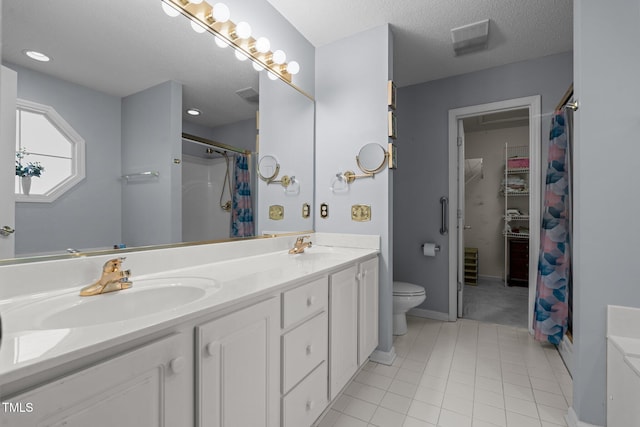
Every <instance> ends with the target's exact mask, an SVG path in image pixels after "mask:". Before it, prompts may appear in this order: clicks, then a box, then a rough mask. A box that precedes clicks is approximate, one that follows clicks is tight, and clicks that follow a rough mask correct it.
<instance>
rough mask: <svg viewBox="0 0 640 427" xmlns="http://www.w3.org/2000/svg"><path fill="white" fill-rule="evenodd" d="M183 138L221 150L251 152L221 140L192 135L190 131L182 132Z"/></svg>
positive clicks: (241, 152)
mask: <svg viewBox="0 0 640 427" xmlns="http://www.w3.org/2000/svg"><path fill="white" fill-rule="evenodd" d="M182 139H186V140H189V141H194V142H199V143H201V144H206V145H211V146H212V147H216V148H219V149H221V150H226V151H232V152H234V153H240V154H251V151H248V150H241V149H240V148H236V147H233V146H231V145H227V144H223V143H221V142H216V141H212V140H210V139H206V138H202V137H199V136H195V135H191V134H189V133H184V132H183V133H182Z"/></svg>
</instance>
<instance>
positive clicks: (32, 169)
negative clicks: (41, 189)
mask: <svg viewBox="0 0 640 427" xmlns="http://www.w3.org/2000/svg"><path fill="white" fill-rule="evenodd" d="M29 154H30V153H28V152H27V149H26V148H22V150H20V151H16V176H19V177H20V184H21V185H22V193H23V194H25V195H27V196H28V195H29V192H30V191H31V177H34V176H35V177H40V175H42V172H44V166H42V165H41V164H40V162H28V163H24V164H23V163H22V161H23V159H24V158H25V157H26V156H28V155H29Z"/></svg>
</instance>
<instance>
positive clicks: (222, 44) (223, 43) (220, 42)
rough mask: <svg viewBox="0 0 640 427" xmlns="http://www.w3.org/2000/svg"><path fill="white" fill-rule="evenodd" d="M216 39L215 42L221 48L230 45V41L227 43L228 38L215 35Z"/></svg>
mask: <svg viewBox="0 0 640 427" xmlns="http://www.w3.org/2000/svg"><path fill="white" fill-rule="evenodd" d="M214 40H215V42H216V46H218V47H219V48H222V49H224V48H225V47H227V46H229V43H227V41H226V40H224V39H221V38H220V37H218V36H214Z"/></svg>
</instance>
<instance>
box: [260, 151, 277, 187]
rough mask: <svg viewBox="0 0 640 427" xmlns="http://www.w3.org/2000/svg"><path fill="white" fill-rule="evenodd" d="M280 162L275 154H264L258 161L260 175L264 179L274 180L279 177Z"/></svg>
mask: <svg viewBox="0 0 640 427" xmlns="http://www.w3.org/2000/svg"><path fill="white" fill-rule="evenodd" d="M278 172H280V164H279V163H278V160H277V159H276V158H275V157H273V156H263V157H262V158H261V159H260V161H259V162H258V175H259V176H260V179H262V180H263V181H267V182H269V181H273V180H274V179H276V178H277V177H278Z"/></svg>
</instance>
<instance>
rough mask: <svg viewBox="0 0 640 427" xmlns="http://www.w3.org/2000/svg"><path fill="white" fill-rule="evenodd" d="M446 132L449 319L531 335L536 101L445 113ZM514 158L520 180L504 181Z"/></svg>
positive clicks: (509, 177) (536, 188)
mask: <svg viewBox="0 0 640 427" xmlns="http://www.w3.org/2000/svg"><path fill="white" fill-rule="evenodd" d="M449 132H450V134H449V140H450V141H449V160H450V164H449V170H450V174H449V175H450V176H449V200H450V212H449V223H450V224H452V225H453V224H456V227H455V228H454V227H451V233H450V236H449V242H450V249H449V260H450V262H449V265H450V272H449V277H450V280H449V282H450V283H449V285H450V294H449V295H450V313H454V315H456V314H457V317H469V318H473V319H478V320H484V321H488V322H493V323H503V324H509V325H513V326H519V327H525V328H527V329H529V330H531V327H530V325H531V320H532V316H533V301H534V298H535V277H536V265H537V263H536V260H537V258H538V250H539V249H538V247H539V243H538V242H539V221H540V219H539V218H540V213H539V212H540V97H539V96H534V97H527V98H518V99H513V100H507V101H501V102H496V103H490V104H483V105H477V106H470V107H465V108H460V109H455V110H450V112H449ZM514 147H518V148H514ZM514 155H515V156H517V157H519V158H523V159H524V158H526V159H527V160H521V161H520V162H521V163H522V164H519V165H518V166H519V169H521V173H518V174H511V173H508V174H506V173H505V170H509V171H511V169H513V166H515V164H514V163H513V160H512V161H511V164H508V163H507V159H508V158H510V157H513V156H514ZM527 162H528V164H527V165H526V167H525V163H527ZM505 216H506V217H507V218H508V219H509V221H506V220H505ZM465 248H466V250H465ZM518 279H519V280H518ZM506 285H508V286H506ZM514 285H520V286H514ZM528 285H530V286H528ZM465 293H466V295H465ZM513 311H517V312H513ZM450 317H451V316H450ZM450 320H453V319H450Z"/></svg>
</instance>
